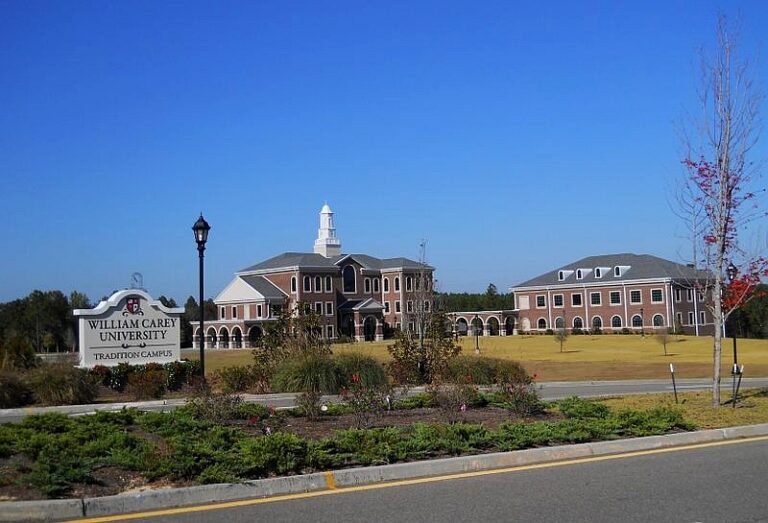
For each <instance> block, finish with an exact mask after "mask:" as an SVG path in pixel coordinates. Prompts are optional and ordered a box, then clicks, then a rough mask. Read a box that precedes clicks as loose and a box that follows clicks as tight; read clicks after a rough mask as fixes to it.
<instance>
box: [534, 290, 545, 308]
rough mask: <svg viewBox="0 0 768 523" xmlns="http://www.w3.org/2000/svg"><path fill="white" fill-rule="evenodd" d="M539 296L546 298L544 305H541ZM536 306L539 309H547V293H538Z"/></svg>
mask: <svg viewBox="0 0 768 523" xmlns="http://www.w3.org/2000/svg"><path fill="white" fill-rule="evenodd" d="M539 298H544V305H539ZM536 308H537V309H546V308H547V295H546V294H537V295H536Z"/></svg>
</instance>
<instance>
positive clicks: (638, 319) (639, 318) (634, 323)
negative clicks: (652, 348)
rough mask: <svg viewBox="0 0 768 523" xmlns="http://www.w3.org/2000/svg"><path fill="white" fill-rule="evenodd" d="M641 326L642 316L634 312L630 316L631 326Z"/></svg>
mask: <svg viewBox="0 0 768 523" xmlns="http://www.w3.org/2000/svg"><path fill="white" fill-rule="evenodd" d="M642 326H643V318H642V316H640V315H639V314H635V315H634V316H632V327H636V328H638V329H639V328H642Z"/></svg>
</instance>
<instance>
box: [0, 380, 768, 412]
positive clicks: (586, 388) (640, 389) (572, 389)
mask: <svg viewBox="0 0 768 523" xmlns="http://www.w3.org/2000/svg"><path fill="white" fill-rule="evenodd" d="M710 386H711V384H710V380H708V379H687V380H677V390H678V392H683V391H690V390H703V389H708V388H709V387H710ZM539 387H540V388H539V395H540V397H541V398H542V399H543V400H547V401H552V400H558V399H562V398H567V397H569V396H582V397H598V396H619V395H625V394H646V393H660V392H672V382H671V380H628V381H581V382H567V381H562V382H548V383H540V384H539ZM721 387H722V391H723V394H724V399H727V398H730V395H729V394H730V391H731V383H730V377H729V378H727V379H724V380H723V381H722V384H721ZM755 387H758V388H762V387H768V378H745V379H743V380H742V384H741V388H742V389H745V388H755ZM418 390H423V389H421V388H416V389H414V391H418ZM244 397H245V400H246V401H248V402H256V403H262V404H264V405H272V406H274V407H276V408H290V407H293V406H295V399H294V398H295V394H288V393H286V394H264V395H256V394H246V395H244ZM326 399H327V401H329V402H335V401H339V399H338V397H335V396H329V397H327V398H326ZM185 402H186V400H185V399H169V400H156V401H143V402H129V403H108V404H97V405H64V406H60V407H28V408H23V409H0V423H15V422H18V421H20V420H22V419H24V418H25V417H26V416H28V415H30V414H39V413H44V412H62V413H65V414H70V415H74V416H77V415H83V414H91V413H93V412H95V411H97V410H104V411H110V410H120V409H122V408H123V407H129V408H130V407H135V408H138V409H141V410H148V411H168V410H172V409H175V408H176V407H178V406H180V405H183V404H184V403H185Z"/></svg>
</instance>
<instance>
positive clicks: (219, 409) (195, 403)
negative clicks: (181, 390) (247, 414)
mask: <svg viewBox="0 0 768 523" xmlns="http://www.w3.org/2000/svg"><path fill="white" fill-rule="evenodd" d="M242 403H243V398H241V397H240V396H236V395H233V394H215V393H211V392H210V391H203V392H202V393H200V394H199V395H198V396H195V397H194V398H192V399H190V400H189V401H187V404H186V405H185V407H184V411H183V412H189V413H191V414H192V416H193V417H194V418H195V419H199V420H203V421H208V422H211V423H222V422H223V421H226V420H228V419H233V418H235V419H237V418H238V411H239V409H240V407H241V405H242Z"/></svg>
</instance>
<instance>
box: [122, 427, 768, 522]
mask: <svg viewBox="0 0 768 523" xmlns="http://www.w3.org/2000/svg"><path fill="white" fill-rule="evenodd" d="M766 453H768V441H765V440H763V441H757V442H743V441H740V442H737V443H731V444H727V445H718V446H709V447H703V448H696V449H689V450H675V451H672V452H664V453H650V454H641V455H638V456H633V457H619V458H617V457H615V456H613V457H611V458H610V459H595V458H592V459H591V460H589V459H588V460H584V461H582V462H579V463H576V464H565V465H564V464H562V463H561V464H559V465H555V466H546V467H543V468H531V467H529V468H527V469H524V470H513V471H510V472H503V473H495V474H487V475H479V476H474V477H470V478H462V479H446V480H443V481H430V482H418V483H415V484H409V485H402V486H386V485H378V486H373V488H357V489H354V488H353V489H349V490H347V491H342V490H337V491H334V492H333V493H332V494H330V495H323V496H315V497H305V496H302V495H300V496H299V497H298V499H290V500H284V501H282V500H281V501H274V500H271V501H268V502H261V503H259V504H254V505H250V506H245V507H238V508H224V509H214V510H208V511H204V512H199V511H198V512H189V511H185V512H183V513H181V514H176V515H173V516H161V517H153V518H147V519H136V520H134V521H147V522H149V521H152V522H155V523H177V522H182V521H183V522H190V523H202V522H214V521H215V522H218V521H227V522H228V523H238V522H243V523H245V522H252V521H269V522H272V523H275V522H283V521H284V522H291V523H297V522H304V521H306V522H312V523H338V522H340V521H376V522H382V523H386V522H401V521H408V522H421V521H424V522H433V521H434V522H439V523H445V522H452V521H482V522H485V523H490V522H496V521H498V522H512V521H524V522H538V521H547V522H550V521H568V522H581V521H584V522H592V523H602V522H605V523H616V522H628V523H633V522H654V523H659V522H667V521H668V522H675V523H693V522H702V523H711V522H712V523H713V522H737V521H768V496H766V494H768V487H767V486H766V483H765V478H766V475H768V460H766V459H765V456H766Z"/></svg>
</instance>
